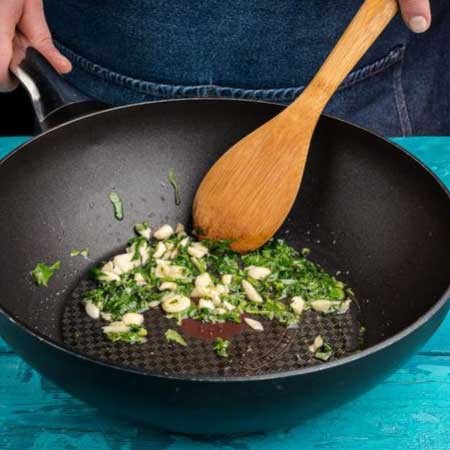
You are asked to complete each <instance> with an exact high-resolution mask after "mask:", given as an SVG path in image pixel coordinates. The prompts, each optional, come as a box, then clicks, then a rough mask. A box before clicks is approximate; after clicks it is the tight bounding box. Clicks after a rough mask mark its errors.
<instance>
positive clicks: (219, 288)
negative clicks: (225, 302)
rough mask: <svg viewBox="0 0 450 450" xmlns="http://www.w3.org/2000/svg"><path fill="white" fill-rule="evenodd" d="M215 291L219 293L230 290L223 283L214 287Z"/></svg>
mask: <svg viewBox="0 0 450 450" xmlns="http://www.w3.org/2000/svg"><path fill="white" fill-rule="evenodd" d="M214 290H215V292H217V293H218V294H219V295H222V294H226V293H227V292H228V288H226V287H225V286H224V285H223V284H218V285H217V286H216V287H215V288H214Z"/></svg>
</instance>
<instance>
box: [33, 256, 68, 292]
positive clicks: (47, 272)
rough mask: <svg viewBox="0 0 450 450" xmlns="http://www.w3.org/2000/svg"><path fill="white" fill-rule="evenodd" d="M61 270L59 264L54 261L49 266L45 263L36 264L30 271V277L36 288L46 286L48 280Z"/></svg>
mask: <svg viewBox="0 0 450 450" xmlns="http://www.w3.org/2000/svg"><path fill="white" fill-rule="evenodd" d="M60 268H61V262H60V261H56V262H55V263H54V264H52V265H51V266H48V265H47V264H45V263H38V264H37V265H36V267H35V268H34V269H33V270H32V271H31V275H32V277H33V279H34V281H35V283H36V284H37V285H38V286H45V287H47V286H48V282H49V281H50V278H51V277H52V276H53V275H54V274H55V272H56V271H57V270H59V269H60Z"/></svg>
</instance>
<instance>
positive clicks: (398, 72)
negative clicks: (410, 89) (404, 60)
mask: <svg viewBox="0 0 450 450" xmlns="http://www.w3.org/2000/svg"><path fill="white" fill-rule="evenodd" d="M392 84H393V88H394V99H395V105H396V107H397V113H398V117H399V119H400V120H399V121H400V128H401V130H402V136H403V137H405V136H411V135H412V134H413V132H412V126H411V120H410V118H409V112H408V106H407V104H406V98H405V93H404V91H403V83H402V65H401V64H399V65H398V66H397V67H396V68H395V69H394V73H393V76H392Z"/></svg>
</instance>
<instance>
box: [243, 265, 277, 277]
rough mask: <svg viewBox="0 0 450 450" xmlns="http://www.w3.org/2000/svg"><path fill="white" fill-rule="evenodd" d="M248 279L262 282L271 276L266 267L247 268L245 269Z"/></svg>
mask: <svg viewBox="0 0 450 450" xmlns="http://www.w3.org/2000/svg"><path fill="white" fill-rule="evenodd" d="M245 270H246V271H247V274H248V275H249V277H251V278H253V279H254V280H263V279H264V278H267V277H268V276H269V275H270V274H271V270H270V269H268V268H267V267H259V266H249V267H246V269H245Z"/></svg>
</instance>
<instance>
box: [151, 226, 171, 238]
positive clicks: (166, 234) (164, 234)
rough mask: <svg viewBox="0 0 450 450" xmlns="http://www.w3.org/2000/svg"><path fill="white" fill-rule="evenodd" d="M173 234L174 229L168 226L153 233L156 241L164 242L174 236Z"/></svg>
mask: <svg viewBox="0 0 450 450" xmlns="http://www.w3.org/2000/svg"><path fill="white" fill-rule="evenodd" d="M172 234H173V228H172V227H171V226H170V225H168V224H166V225H163V226H162V227H160V228H158V229H157V230H156V231H155V232H154V233H153V237H154V238H155V239H158V241H164V240H166V239H169V238H170V236H172Z"/></svg>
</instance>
